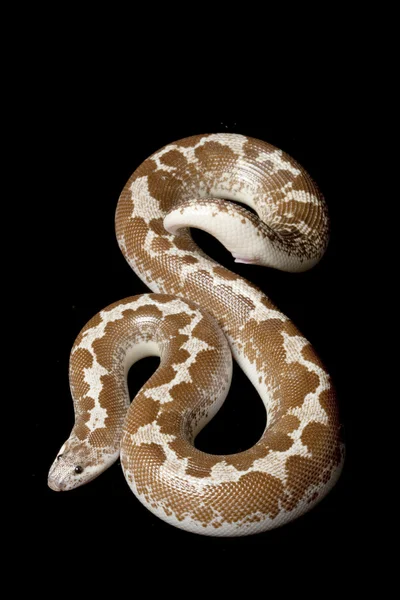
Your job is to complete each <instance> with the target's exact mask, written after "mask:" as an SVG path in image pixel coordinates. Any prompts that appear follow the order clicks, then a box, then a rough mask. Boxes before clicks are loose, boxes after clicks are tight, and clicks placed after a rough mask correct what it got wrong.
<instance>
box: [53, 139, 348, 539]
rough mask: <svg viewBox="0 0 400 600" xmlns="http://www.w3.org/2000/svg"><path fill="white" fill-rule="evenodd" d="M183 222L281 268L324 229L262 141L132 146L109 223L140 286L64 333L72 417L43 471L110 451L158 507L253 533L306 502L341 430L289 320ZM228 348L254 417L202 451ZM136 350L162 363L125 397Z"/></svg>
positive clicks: (303, 188) (313, 248)
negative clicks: (258, 411)
mask: <svg viewBox="0 0 400 600" xmlns="http://www.w3.org/2000/svg"><path fill="white" fill-rule="evenodd" d="M232 200H234V201H236V202H238V203H240V204H237V203H234V202H231V201H232ZM243 204H245V205H248V206H250V207H251V208H252V209H253V210H254V211H255V212H256V213H257V215H258V216H257V215H255V214H253V213H251V212H250V211H248V210H246V209H245V208H244V207H243ZM189 227H198V228H200V229H203V230H205V231H207V232H208V233H211V234H212V235H214V236H215V237H217V239H219V240H220V242H221V243H222V244H223V245H224V246H225V247H226V248H228V250H230V252H231V253H232V255H233V256H234V258H235V260H236V261H237V262H246V263H255V264H261V265H265V266H270V267H275V268H280V269H283V270H286V271H302V270H305V269H308V268H310V267H312V266H313V265H314V264H315V263H316V262H318V260H319V259H320V258H321V257H322V255H323V253H324V251H325V249H326V246H327V243H328V235H329V221H328V214H327V208H326V204H325V201H324V199H323V197H322V195H321V193H320V191H319V189H318V187H317V186H316V184H315V183H314V182H313V180H312V179H311V178H310V176H309V175H308V174H307V172H306V171H305V170H304V169H303V168H302V167H301V166H300V165H299V164H298V163H297V162H296V161H294V160H293V159H292V158H291V157H290V156H288V155H287V154H285V153H284V152H283V151H281V150H279V149H277V148H275V147H274V146H271V145H270V144H267V143H266V142H262V141H259V140H255V139H252V138H248V137H245V136H241V135H236V134H213V135H199V136H193V137H190V138H186V139H183V140H179V141H177V142H175V143H173V144H169V145H167V146H165V147H164V148H162V149H161V150H159V151H158V152H156V153H155V154H153V155H152V156H151V157H150V158H148V159H147V160H145V161H144V162H143V163H142V164H141V165H140V166H139V167H138V169H137V170H136V171H135V172H134V173H133V175H132V176H131V178H130V179H129V181H128V183H127V184H126V186H125V188H124V189H123V191H122V194H121V196H120V199H119V202H118V207H117V212H116V233H117V239H118V243H119V246H120V248H121V250H122V252H123V254H124V256H125V258H126V259H127V261H128V263H129V264H130V265H131V267H132V268H133V270H134V271H135V273H136V274H137V275H138V276H139V277H140V278H141V279H142V280H143V281H144V282H145V283H146V285H147V286H148V287H149V288H150V289H151V290H152V292H153V293H151V294H143V295H140V296H133V297H131V298H127V299H125V300H123V301H121V302H117V303H115V304H112V305H111V306H109V307H107V308H105V309H104V310H102V311H101V312H100V313H98V314H97V315H96V316H95V317H94V318H93V319H92V320H91V321H89V323H88V324H87V325H86V326H85V327H84V329H83V330H82V331H81V333H80V334H79V336H78V338H77V340H76V341H75V344H74V346H73V349H72V352H71V359H70V384H71V392H72V395H73V399H74V409H75V425H74V427H73V430H72V432H71V435H70V437H69V438H68V440H67V441H66V442H65V444H64V445H63V446H62V448H61V449H60V451H59V453H58V455H57V458H56V459H55V461H54V463H53V465H52V467H51V469H50V472H49V479H48V483H49V486H50V487H51V488H52V489H54V490H67V489H72V488H74V487H77V486H78V485H81V484H83V483H86V482H88V481H90V480H91V479H93V478H94V477H96V476H97V475H98V474H99V473H101V472H102V471H104V470H105V469H106V468H107V467H108V466H110V465H111V464H112V463H113V462H115V460H117V458H118V457H119V456H120V457H121V464H122V468H123V471H124V475H125V477H126V479H127V482H128V484H129V486H130V488H131V489H132V491H133V492H134V494H135V495H136V496H137V498H138V499H139V500H140V501H141V502H142V503H143V504H144V505H145V506H146V507H147V508H148V509H150V510H151V511H152V512H153V513H154V514H156V515H157V516H159V517H160V518H162V519H163V520H165V521H167V522H168V523H170V524H172V525H175V526H177V527H180V528H183V529H186V530H189V531H192V532H196V533H202V534H206V535H220V536H221V535H222V536H238V535H247V534H251V533H258V532H261V531H265V530H268V529H272V528H274V527H277V526H280V525H283V524H284V523H287V522H288V521H290V520H292V519H294V518H296V517H298V516H300V515H301V514H303V513H305V512H306V511H308V510H309V509H310V508H312V507H313V506H314V505H315V504H316V503H317V502H319V501H320V500H321V499H322V498H323V497H324V496H325V495H326V494H327V492H328V491H329V490H330V489H331V488H332V486H333V485H334V484H335V482H336V481H337V479H338V477H339V475H340V472H341V469H342V466H343V461H344V444H343V442H342V441H341V437H340V422H339V415H338V407H337V402H336V397H335V391H334V389H333V386H332V382H331V379H330V377H329V375H328V373H327V372H326V370H325V368H324V366H323V364H322V362H321V361H320V359H319V358H318V356H317V355H316V353H315V351H314V350H313V348H312V346H311V345H310V343H309V342H308V341H307V340H306V339H305V338H304V337H303V336H302V335H301V333H300V332H299V331H298V330H297V329H296V327H295V326H294V325H293V323H292V322H291V321H290V320H289V319H288V318H287V317H286V316H285V315H284V314H282V313H281V312H280V311H279V310H278V308H277V307H276V306H274V305H273V303H272V302H271V301H270V300H269V299H268V298H267V297H266V296H265V295H264V294H263V293H262V292H261V291H260V290H259V289H258V288H257V287H255V286H254V285H252V284H251V283H249V282H247V281H246V280H245V279H243V278H242V277H240V276H239V275H237V274H235V273H233V272H231V271H230V270H228V269H226V268H224V267H222V266H221V265H219V264H218V263H217V262H215V261H214V260H212V259H211V258H209V257H208V256H207V255H205V254H204V252H202V250H200V249H199V247H198V246H197V245H196V244H195V243H194V241H193V240H192V238H191V236H190V232H189ZM231 353H232V355H233V357H234V358H235V360H236V361H237V362H238V364H239V365H240V367H241V368H242V369H243V371H244V372H245V373H246V375H247V376H248V378H249V379H250V381H251V382H252V384H253V385H254V387H255V388H256V390H257V391H258V393H259V395H260V397H261V398H262V400H263V402H264V405H265V408H266V411H267V426H266V428H265V431H264V433H263V435H262V437H261V439H260V440H259V441H258V442H257V443H256V444H255V445H254V446H253V447H252V448H250V449H248V450H246V451H244V452H240V453H236V454H230V455H212V454H207V453H205V452H202V451H200V450H198V449H197V448H195V446H194V439H195V437H196V435H197V433H198V432H199V431H200V430H201V428H202V427H204V425H205V424H206V423H207V422H208V421H209V420H210V419H211V418H212V417H213V415H214V414H215V413H216V412H217V410H218V409H219V407H220V406H221V404H222V403H223V401H224V399H225V397H226V395H227V393H228V389H229V384H230V380H231V374H232V358H231ZM149 355H158V356H160V366H159V368H158V369H157V370H156V372H155V373H154V375H153V376H152V377H151V379H150V380H149V381H148V382H147V383H146V384H145V385H144V387H143V388H142V389H141V390H140V392H139V394H138V395H137V396H136V398H135V399H134V400H133V402H132V403H130V398H129V394H128V388H127V382H126V378H127V372H128V370H129V367H130V366H131V365H132V364H133V363H134V362H135V361H137V360H139V359H140V358H142V357H144V356H149Z"/></svg>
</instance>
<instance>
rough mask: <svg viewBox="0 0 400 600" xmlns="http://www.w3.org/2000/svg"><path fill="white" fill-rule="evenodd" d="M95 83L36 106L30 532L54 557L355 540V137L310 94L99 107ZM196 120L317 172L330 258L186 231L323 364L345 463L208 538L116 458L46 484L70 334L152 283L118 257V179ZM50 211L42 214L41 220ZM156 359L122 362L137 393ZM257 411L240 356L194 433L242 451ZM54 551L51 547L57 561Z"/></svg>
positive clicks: (59, 427)
mask: <svg viewBox="0 0 400 600" xmlns="http://www.w3.org/2000/svg"><path fill="white" fill-rule="evenodd" d="M101 91H102V90H101V86H100V87H99V90H98V93H94V92H91V93H90V94H87V93H86V94H83V95H82V96H75V97H72V98H71V99H70V101H68V99H67V100H66V99H65V98H64V97H62V94H61V93H57V92H56V93H55V97H54V99H53V105H52V112H51V116H49V115H46V117H41V118H42V119H43V123H42V124H43V129H41V134H42V142H43V143H44V145H45V146H46V152H45V155H44V159H43V161H42V165H41V171H40V173H39V177H40V179H41V181H40V193H41V194H42V196H43V198H44V202H43V203H41V210H42V211H43V214H40V215H39V218H41V219H42V225H43V230H42V232H41V234H40V235H41V236H43V239H40V240H38V242H39V245H40V247H41V248H42V257H41V261H42V266H43V267H44V268H43V269H42V270H41V273H40V274H39V275H38V278H37V290H33V292H38V291H39V290H40V294H39V296H40V298H41V299H42V300H43V303H42V304H41V307H40V308H39V313H38V319H37V323H36V325H35V326H36V327H37V329H38V331H37V333H38V336H39V337H38V339H39V347H38V348H37V352H36V351H35V353H34V354H35V357H34V361H35V363H36V360H37V369H36V373H37V381H36V386H37V388H40V390H41V392H40V394H35V396H36V398H35V400H34V402H35V407H34V409H33V408H32V421H31V426H32V428H33V436H34V442H33V443H34V452H32V453H31V454H30V456H29V458H30V472H29V489H30V491H31V492H32V501H31V503H30V510H31V511H32V515H31V516H32V521H31V523H33V530H32V538H34V539H37V538H40V539H41V540H42V541H43V547H44V548H45V549H46V550H45V552H46V557H47V558H48V559H49V560H50V561H51V559H52V557H53V551H52V548H54V543H53V537H54V535H58V536H59V538H60V539H58V540H57V543H58V544H59V545H61V547H62V548H63V549H64V550H68V551H69V550H71V549H72V548H73V547H74V546H75V544H77V545H78V556H83V555H84V554H85V553H86V548H87V547H88V545H89V546H90V547H92V548H94V549H95V552H98V553H99V556H100V555H101V556H103V558H104V553H103V552H105V555H107V552H106V551H105V550H104V549H105V548H106V547H108V545H110V547H111V548H113V549H117V550H115V552H116V553H117V554H119V553H120V550H119V548H120V546H121V544H123V543H128V542H129V543H131V544H132V545H133V547H134V548H135V549H136V550H137V548H138V547H143V552H144V553H146V554H147V553H151V552H153V551H154V549H155V548H157V553H161V554H162V555H163V556H164V555H168V554H169V553H170V552H171V549H172V548H173V547H175V548H179V552H180V553H183V554H185V555H187V556H192V557H193V556H198V557H201V556H207V557H208V559H210V560H211V559H214V558H218V560H220V559H221V557H224V556H234V555H235V554H243V555H244V554H249V555H256V554H260V553H261V555H263V556H268V555H269V554H270V553H274V554H275V553H276V554H277V556H279V555H281V554H282V553H289V554H293V553H295V552H297V551H299V552H300V553H301V554H303V555H305V556H307V557H310V558H311V557H313V556H316V555H318V554H321V553H323V552H332V551H333V553H335V552H338V553H341V552H342V551H343V550H345V551H346V552H348V553H349V555H350V554H351V552H352V550H353V549H356V547H357V545H358V544H359V537H358V531H359V527H360V520H361V514H360V512H359V510H358V507H359V496H358V493H359V484H360V482H359V478H360V472H359V469H358V465H359V463H360V462H361V460H360V459H361V450H360V449H359V448H358V446H357V425H358V421H357V414H358V412H359V411H360V410H361V398H360V395H359V393H358V391H357V380H358V378H359V372H360V365H359V364H358V362H357V355H358V344H359V342H358V341H357V335H358V327H359V326H358V325H357V318H358V314H357V310H358V309H357V307H358V302H359V301H358V299H357V296H356V295H355V292H356V290H357V286H358V280H357V278H358V277H360V276H359V274H358V272H357V270H356V268H355V260H354V257H356V256H357V253H358V252H359V250H358V243H359V241H358V239H357V238H355V239H354V222H355V216H356V211H355V210H354V209H353V208H352V207H353V196H352V190H353V185H352V177H353V173H352V171H351V169H350V159H349V156H348V155H347V154H346V152H345V153H344V148H343V140H347V141H346V143H347V145H349V146H350V147H351V145H352V144H353V143H354V139H353V137H352V131H351V126H350V125H349V123H350V120H349V119H348V118H347V120H346V119H344V116H343V115H342V114H340V115H338V114H337V113H336V112H335V111H333V110H332V104H331V103H330V102H329V101H328V100H325V101H324V100H323V99H322V100H321V102H320V107H319V108H320V109H319V112H315V111H314V110H313V107H312V106H311V107H308V110H307V111H303V110H301V109H300V108H298V109H296V108H295V107H294V106H292V107H291V112H290V113H286V114H284V113H283V111H282V113H279V111H271V110H264V109H263V107H257V108H256V109H254V107H252V106H248V107H246V109H245V108H244V107H241V106H240V103H236V104H238V106H237V108H234V107H233V106H232V105H231V107H230V110H227V109H226V107H222V108H221V107H218V106H214V105H213V104H212V103H211V102H210V101H209V100H207V99H206V101H205V108H204V107H203V109H201V103H198V104H197V105H196V106H192V105H190V107H189V109H187V108H185V107H184V106H183V105H182V106H179V105H178V106H176V105H175V108H174V110H171V109H170V107H168V106H166V105H163V107H162V108H160V107H158V108H157V110H155V109H154V108H146V107H145V106H143V105H142V106H140V108H139V107H138V106H137V105H134V104H132V105H130V104H129V103H128V102H127V101H126V100H125V104H124V105H121V106H119V105H118V103H117V102H116V101H114V104H113V105H112V107H110V106H109V105H108V103H107V101H105V100H104V99H102V95H101ZM324 102H325V103H324ZM142 104H145V102H143V103H142ZM41 114H43V113H41ZM39 128H40V123H39ZM206 132H207V133H213V132H237V133H243V134H246V135H250V136H253V137H256V138H260V139H263V140H266V141H268V142H270V143H272V144H274V145H276V146H278V147H279V148H282V149H283V150H285V151H286V152H288V153H289V154H290V155H292V156H293V157H294V158H295V159H296V160H297V161H299V162H300V163H301V164H302V165H303V166H304V167H305V168H306V169H307V170H308V171H309V173H310V174H311V176H312V177H313V178H314V179H315V180H316V181H317V183H318V184H319V186H320V188H321V190H322V191H323V193H324V195H325V197H326V199H327V202H328V206H329V210H330V214H331V219H332V237H331V243H330V245H329V248H328V252H327V254H326V256H325V258H324V259H323V260H322V262H321V263H320V264H319V265H317V266H316V267H315V268H314V269H313V270H311V271H309V272H307V273H302V274H288V273H281V272H275V271H273V270H269V269H264V268H261V267H254V266H247V265H236V264H235V263H233V261H232V260H231V257H230V255H229V253H227V252H226V251H225V249H224V248H222V247H221V246H220V244H219V243H218V242H216V241H215V240H213V239H212V238H210V237H209V236H208V235H206V234H203V233H202V232H195V233H194V235H195V239H197V240H198V242H199V244H200V245H201V246H202V247H203V249H204V250H205V251H207V252H208V253H209V254H210V255H211V256H213V258H215V259H217V260H219V261H220V262H221V263H222V264H223V265H225V266H227V267H229V268H230V269H232V270H233V271H235V272H237V273H239V274H241V275H243V276H244V277H245V278H247V279H248V280H250V281H252V282H253V283H255V284H257V285H258V286H259V287H260V288H261V289H262V290H263V291H264V292H265V293H266V294H267V295H268V296H269V297H271V299H272V300H273V301H274V302H275V303H276V304H277V305H278V307H279V308H280V309H281V310H282V311H283V312H285V313H286V314H287V315H288V316H289V317H290V318H291V319H292V320H293V321H294V323H295V324H296V325H297V326H298V327H299V329H300V330H301V331H302V332H303V334H304V335H305V336H306V337H307V338H308V339H309V340H310V341H311V343H312V344H313V345H314V347H315V348H316V350H317V352H318V353H319V354H320V356H321V357H322V359H323V360H324V362H325V364H326V366H327V368H328V370H329V372H330V373H331V375H332V377H333V380H334V383H335V385H336V388H337V391H338V398H339V402H340V408H341V415H342V420H343V422H344V425H345V435H346V440H347V461H346V466H345V470H344V473H343V475H342V478H341V480H340V482H339V484H338V485H337V486H336V488H335V489H334V491H333V492H331V493H330V494H329V496H328V497H327V498H326V499H325V500H324V501H323V502H322V503H321V504H319V505H318V506H317V507H316V508H315V509H314V510H313V511H311V512H310V513H308V514H307V515H306V516H304V517H302V518H300V519H298V520H296V521H295V522H293V523H291V524H289V525H287V526H285V527H283V528H281V529H277V530H273V531H271V532H267V533H265V534H260V535H258V536H253V537H249V538H237V539H216V538H205V537H201V536H196V535H193V534H189V533H186V532H183V531H180V530H178V529H175V528H173V527H171V526H169V525H167V524H165V523H164V522H162V521H161V520H159V519H157V518H156V517H154V516H153V515H152V514H151V513H150V512H148V511H147V510H146V509H145V508H144V507H143V506H142V505H141V504H140V503H139V502H138V501H137V500H136V498H135V497H134V496H133V494H132V493H131V491H130V490H129V488H128V485H127V484H126V482H125V480H124V477H123V473H122V470H121V467H120V466H119V465H118V464H116V465H114V466H113V467H112V468H110V469H109V470H108V471H107V472H105V473H104V474H102V475H101V476H100V477H99V478H98V479H97V480H95V481H93V482H91V483H90V484H88V485H87V486H83V487H82V488H80V489H77V490H74V491H72V492H68V493H58V494H57V493H55V492H53V491H51V490H50V489H49V488H47V485H46V478H47V472H48V469H49V467H50V464H51V462H52V461H53V459H54V457H55V455H56V453H57V451H58V449H59V447H60V446H61V444H62V443H63V442H64V440H65V439H66V438H67V437H68V435H69V432H70V430H71V427H72V425H73V408H72V400H71V397H70V393H69V386H68V359H69V353H70V350H71V347H72V345H73V342H74V339H75V337H76V336H77V334H78V333H79V331H80V329H81V328H82V327H83V326H84V325H85V324H86V322H87V321H88V320H89V319H90V318H91V317H92V316H93V315H94V314H96V313H97V312H98V311H99V310H101V309H102V308H104V307H105V306H107V305H108V304H110V303H111V302H114V301H116V300H118V299H122V298H124V297H126V296H129V295H133V294H137V293H145V292H147V291H148V290H147V289H146V288H145V286H144V285H143V284H142V283H141V282H140V281H139V279H138V277H137V276H136V275H135V274H134V273H133V272H132V271H131V269H130V268H129V266H128V264H127V263H126V262H125V260H124V258H123V256H122V254H121V252H120V250H119V248H118V245H117V242H116V239H115V234H114V212H115V208H116V205H117V200H118V197H119V194H120V192H121V190H122V187H123V186H124V184H125V183H126V181H127V179H128V177H129V176H130V174H131V173H132V172H133V170H134V169H135V168H136V167H137V166H138V165H139V164H140V163H141V162H142V161H143V160H144V159H145V158H147V157H148V156H149V155H150V154H151V153H152V152H154V151H155V150H157V149H158V148H159V147H161V146H163V145H165V144H167V143H169V142H172V141H175V140H177V139H179V138H181V137H186V136H189V135H192V134H197V133H206ZM343 153H344V154H343ZM48 210H50V212H51V220H50V222H46V211H48ZM345 213H346V216H345ZM45 236H46V238H45V239H44V237H45ZM349 257H351V258H350V259H349ZM156 366H157V359H147V360H143V361H140V362H139V363H137V364H136V365H134V366H133V367H132V369H131V372H130V375H129V384H130V390H131V392H132V394H134V393H135V392H136V391H137V390H138V389H139V388H140V386H141V385H142V384H143V383H144V382H145V381H146V379H147V378H148V377H149V375H150V374H151V373H152V371H153V370H154V368H155V367H156ZM264 425H265V414H264V409H263V406H262V403H261V401H260V400H259V399H258V397H257V394H256V393H255V391H254V390H253V389H252V386H251V385H250V383H249V382H248V381H247V379H246V378H245V377H244V375H243V374H242V373H241V371H240V370H239V369H238V368H236V369H235V372H234V378H233V385H232V389H231V392H230V394H229V396H228V399H227V401H226V405H225V406H224V408H223V409H222V410H221V411H220V413H219V414H218V415H217V417H216V418H215V419H214V421H213V422H212V423H211V424H209V425H208V426H207V428H206V429H205V430H204V431H203V432H202V433H201V434H200V435H199V437H198V440H197V443H198V446H199V447H200V448H201V449H203V450H206V451H210V452H217V453H220V452H234V451H238V450H241V449H245V448H247V447H249V446H251V445H252V444H253V443H254V442H255V441H256V440H257V439H258V437H259V435H260V433H261V432H262V430H263V427H264ZM60 524H61V525H60ZM60 526H61V534H60ZM129 543H128V548H129ZM64 550H63V551H64ZM136 550H135V551H136ZM113 552H114V551H113ZM338 558H339V556H338ZM208 559H207V560H208ZM57 560H58V559H56V556H55V555H54V564H57ZM196 560H197V559H196ZM78 562H79V561H78ZM78 570H79V567H78Z"/></svg>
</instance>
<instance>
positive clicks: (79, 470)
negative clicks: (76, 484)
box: [75, 465, 83, 473]
mask: <svg viewBox="0 0 400 600" xmlns="http://www.w3.org/2000/svg"><path fill="white" fill-rule="evenodd" d="M82 471H83V468H82V467H81V466H80V465H78V466H77V467H75V473H82Z"/></svg>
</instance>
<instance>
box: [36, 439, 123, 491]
mask: <svg viewBox="0 0 400 600" xmlns="http://www.w3.org/2000/svg"><path fill="white" fill-rule="evenodd" d="M117 458H118V455H116V456H110V455H107V456H106V455H104V456H103V455H102V454H101V453H100V452H99V453H96V452H94V450H93V449H92V448H90V447H88V446H87V444H86V443H85V442H81V441H80V440H78V439H76V438H75V437H72V438H70V439H68V440H67V441H66V442H65V444H63V446H62V447H61V448H60V451H59V452H58V454H57V456H56V459H55V460H54V462H53V464H52V465H51V467H50V471H49V475H48V479H47V484H48V486H49V487H50V488H51V489H52V490H54V491H55V492H62V491H67V490H73V489H74V488H77V487H79V486H81V485H84V484H85V483H89V481H92V479H94V478H95V477H97V476H98V475H100V473H102V472H103V471H105V469H107V468H108V467H109V466H110V465H111V464H112V463H113V462H114V461H115V460H116V459H117Z"/></svg>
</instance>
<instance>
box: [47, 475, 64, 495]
mask: <svg viewBox="0 0 400 600" xmlns="http://www.w3.org/2000/svg"><path fill="white" fill-rule="evenodd" d="M47 485H48V486H49V488H50V489H51V490H53V491H54V492H62V491H63V489H64V488H63V487H62V484H61V483H58V482H56V481H55V480H54V479H52V478H51V477H49V478H48V480H47Z"/></svg>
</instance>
